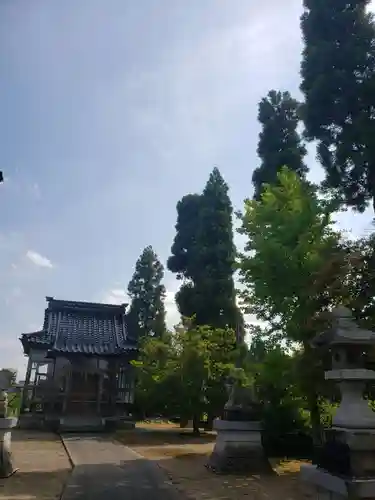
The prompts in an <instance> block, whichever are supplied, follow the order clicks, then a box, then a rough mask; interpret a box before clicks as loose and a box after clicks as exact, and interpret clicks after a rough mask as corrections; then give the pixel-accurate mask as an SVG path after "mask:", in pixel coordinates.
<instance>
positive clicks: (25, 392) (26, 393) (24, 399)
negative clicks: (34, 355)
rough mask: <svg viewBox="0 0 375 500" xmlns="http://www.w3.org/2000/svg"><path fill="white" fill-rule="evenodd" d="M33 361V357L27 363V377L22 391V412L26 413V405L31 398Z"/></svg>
mask: <svg viewBox="0 0 375 500" xmlns="http://www.w3.org/2000/svg"><path fill="white" fill-rule="evenodd" d="M32 363H33V362H32V359H31V356H29V359H28V362H27V369H26V377H25V385H24V387H23V391H22V401H21V412H22V411H24V409H25V405H26V402H27V399H28V396H29V385H30V375H31V366H32Z"/></svg>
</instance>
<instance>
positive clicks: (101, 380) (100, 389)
mask: <svg viewBox="0 0 375 500" xmlns="http://www.w3.org/2000/svg"><path fill="white" fill-rule="evenodd" d="M102 394H103V374H102V373H100V374H99V383H98V399H97V406H96V410H97V412H98V414H99V415H101V413H102V412H101V402H102Z"/></svg>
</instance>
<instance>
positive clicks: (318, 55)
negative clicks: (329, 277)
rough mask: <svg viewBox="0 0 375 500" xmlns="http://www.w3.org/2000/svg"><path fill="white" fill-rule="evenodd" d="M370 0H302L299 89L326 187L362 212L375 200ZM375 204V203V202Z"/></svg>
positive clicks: (374, 36) (374, 40) (374, 53)
mask: <svg viewBox="0 0 375 500" xmlns="http://www.w3.org/2000/svg"><path fill="white" fill-rule="evenodd" d="M369 5H370V0H352V1H350V2H349V1H347V0H335V1H333V0H332V1H316V0H304V13H303V15H302V19H301V25H302V32H303V36H304V42H305V47H304V51H303V60H302V67H301V76H302V85H301V90H302V92H303V94H304V96H305V105H304V106H303V109H302V116H303V119H304V122H305V127H306V132H307V137H308V138H309V139H310V140H316V141H318V157H319V159H320V161H321V163H322V165H323V167H324V169H325V171H326V181H325V183H324V185H325V187H326V188H330V189H333V190H334V191H335V192H336V193H337V194H338V196H339V197H341V199H342V201H344V202H345V203H347V204H348V205H350V206H353V207H355V208H356V209H358V210H359V211H363V210H364V209H365V207H366V205H367V203H368V202H369V201H371V200H372V203H373V204H374V203H375V202H374V198H375V143H374V140H373V138H374V136H375V122H374V118H373V115H374V104H373V99H374V98H373V96H374V89H375V29H374V23H373V16H372V14H370V13H369V12H368V10H367V8H368V6H369ZM374 206H375V205H374Z"/></svg>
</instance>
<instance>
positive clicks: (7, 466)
mask: <svg viewBox="0 0 375 500" xmlns="http://www.w3.org/2000/svg"><path fill="white" fill-rule="evenodd" d="M8 383H9V381H8V380H7V377H5V376H4V374H3V373H2V372H1V371H0V478H7V477H9V476H11V475H12V474H14V473H15V472H16V470H17V469H15V468H14V467H13V463H12V453H11V437H12V427H15V426H16V424H17V419H16V418H12V417H7V409H8V394H7V391H6V389H7V388H8Z"/></svg>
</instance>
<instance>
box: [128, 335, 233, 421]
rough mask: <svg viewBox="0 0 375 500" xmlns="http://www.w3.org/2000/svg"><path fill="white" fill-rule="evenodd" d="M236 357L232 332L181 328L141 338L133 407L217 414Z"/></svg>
mask: <svg viewBox="0 0 375 500" xmlns="http://www.w3.org/2000/svg"><path fill="white" fill-rule="evenodd" d="M236 355H237V351H236V348H235V335H234V332H233V331H231V330H228V329H212V328H210V327H208V326H200V327H193V328H189V329H186V328H184V327H182V326H179V327H178V328H176V330H175V331H174V332H173V333H171V334H170V336H169V337H168V338H164V339H153V338H145V339H144V341H143V342H142V344H141V350H140V357H139V359H138V360H137V361H135V362H133V364H134V366H135V367H136V369H137V375H138V376H137V379H138V384H137V394H136V397H137V398H138V399H137V405H138V406H141V407H142V408H143V409H144V411H145V413H146V414H153V413H154V414H155V413H160V414H162V415H164V416H171V415H175V414H177V415H180V416H181V417H186V418H191V417H192V416H194V417H196V418H197V419H198V420H199V418H200V416H201V415H202V413H204V412H207V413H209V414H211V415H217V414H218V413H219V412H221V411H222V409H223V406H224V404H225V402H226V399H227V394H226V390H225V381H226V379H227V377H228V376H229V374H230V373H232V371H233V369H234V362H235V358H236Z"/></svg>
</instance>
